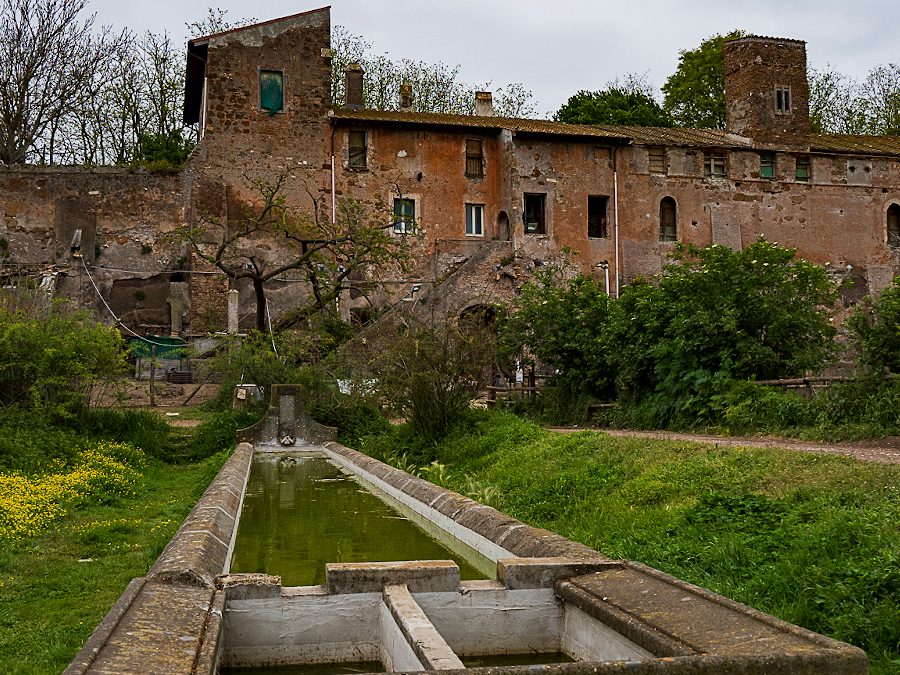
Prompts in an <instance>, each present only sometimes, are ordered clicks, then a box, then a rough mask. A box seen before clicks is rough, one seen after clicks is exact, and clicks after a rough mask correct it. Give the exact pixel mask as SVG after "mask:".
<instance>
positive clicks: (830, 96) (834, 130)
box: [808, 64, 869, 134]
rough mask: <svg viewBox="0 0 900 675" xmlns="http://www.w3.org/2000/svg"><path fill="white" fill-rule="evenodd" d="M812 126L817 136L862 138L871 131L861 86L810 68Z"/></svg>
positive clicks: (828, 69) (827, 70)
mask: <svg viewBox="0 0 900 675" xmlns="http://www.w3.org/2000/svg"><path fill="white" fill-rule="evenodd" d="M808 79H809V124H810V127H811V128H812V131H813V132H814V133H821V134H862V133H866V132H867V130H868V128H869V122H868V112H867V107H868V106H867V105H866V102H865V100H864V99H863V98H862V97H861V95H860V91H859V85H858V84H857V83H856V82H855V81H854V80H852V79H851V78H848V77H846V76H845V75H842V74H841V73H839V72H838V71H836V70H834V68H832V67H831V65H830V64H829V65H826V66H825V68H822V69H818V68H810V69H809V72H808Z"/></svg>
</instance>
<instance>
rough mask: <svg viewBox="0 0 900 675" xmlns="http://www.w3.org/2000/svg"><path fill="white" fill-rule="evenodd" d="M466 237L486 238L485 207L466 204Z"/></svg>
mask: <svg viewBox="0 0 900 675" xmlns="http://www.w3.org/2000/svg"><path fill="white" fill-rule="evenodd" d="M466 236H467V237H483V236H484V206H483V205H481V204H466Z"/></svg>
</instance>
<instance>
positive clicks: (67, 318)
mask: <svg viewBox="0 0 900 675" xmlns="http://www.w3.org/2000/svg"><path fill="white" fill-rule="evenodd" d="M0 354H3V366H2V367H0V407H9V406H19V407H22V408H26V409H31V410H35V411H40V412H41V413H42V414H43V415H45V416H47V418H48V419H58V420H72V419H75V418H76V417H77V416H78V415H79V414H80V413H81V412H82V411H83V410H84V409H85V408H86V406H87V403H88V396H89V393H90V390H91V386H92V385H93V384H94V383H95V382H97V381H99V380H100V379H104V378H109V377H112V376H114V375H117V374H119V373H121V372H122V371H123V370H124V368H125V354H124V351H123V348H122V339H121V337H120V336H119V333H118V331H117V330H116V329H115V328H113V327H111V326H103V325H102V324H99V323H97V322H95V321H93V320H92V319H90V317H89V316H88V315H87V313H85V312H73V311H70V310H69V308H68V307H67V306H66V305H64V304H53V305H48V304H46V303H44V304H40V303H31V304H27V305H22V304H16V302H15V301H14V300H13V299H12V298H10V297H9V296H3V295H2V293H0Z"/></svg>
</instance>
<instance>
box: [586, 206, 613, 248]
mask: <svg viewBox="0 0 900 675" xmlns="http://www.w3.org/2000/svg"><path fill="white" fill-rule="evenodd" d="M599 200H603V212H602V213H601V214H599V215H600V221H599V223H596V224H595V225H594V227H593V228H592V223H591V214H592V209H591V202H593V203H594V204H596V203H597V201H599ZM598 231H599V234H597V232H598ZM592 232H593V234H592ZM587 236H588V239H609V195H588V197H587Z"/></svg>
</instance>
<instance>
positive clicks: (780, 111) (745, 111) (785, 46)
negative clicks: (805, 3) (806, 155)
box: [725, 36, 809, 142]
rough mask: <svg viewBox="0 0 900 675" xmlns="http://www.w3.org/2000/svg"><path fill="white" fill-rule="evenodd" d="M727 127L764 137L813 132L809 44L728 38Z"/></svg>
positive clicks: (782, 138)
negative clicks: (810, 126)
mask: <svg viewBox="0 0 900 675" xmlns="http://www.w3.org/2000/svg"><path fill="white" fill-rule="evenodd" d="M725 109H726V118H727V122H726V128H727V130H728V131H730V132H732V133H735V134H740V135H741V136H748V137H750V138H753V139H756V140H761V141H781V142H790V137H791V136H797V135H806V134H808V133H809V84H808V82H807V79H806V43H805V42H803V41H802V40H788V39H784V38H769V37H756V36H750V37H743V38H738V39H736V40H729V41H727V42H725Z"/></svg>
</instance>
